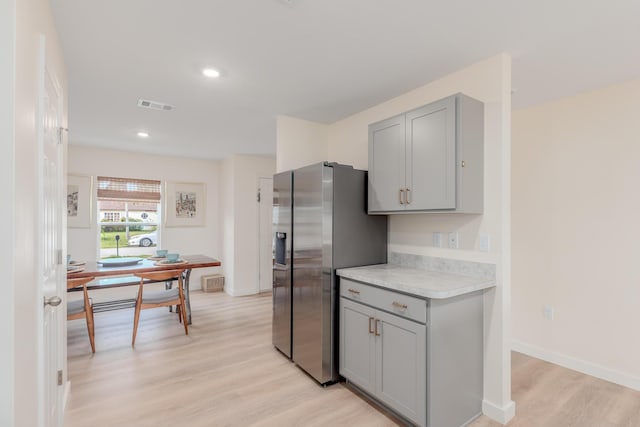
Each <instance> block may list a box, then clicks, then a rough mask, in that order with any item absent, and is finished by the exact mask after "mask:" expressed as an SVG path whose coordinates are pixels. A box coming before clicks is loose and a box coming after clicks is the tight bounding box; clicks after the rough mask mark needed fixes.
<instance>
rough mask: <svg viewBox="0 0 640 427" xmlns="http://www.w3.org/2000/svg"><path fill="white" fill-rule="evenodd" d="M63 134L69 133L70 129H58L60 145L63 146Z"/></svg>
mask: <svg viewBox="0 0 640 427" xmlns="http://www.w3.org/2000/svg"><path fill="white" fill-rule="evenodd" d="M62 132H69V129H67V128H63V127H59V128H58V145H62Z"/></svg>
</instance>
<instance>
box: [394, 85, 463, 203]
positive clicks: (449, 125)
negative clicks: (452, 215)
mask: <svg viewBox="0 0 640 427" xmlns="http://www.w3.org/2000/svg"><path fill="white" fill-rule="evenodd" d="M455 107H456V104H455V96H452V97H449V98H445V99H443V100H441V101H437V102H434V103H431V104H429V105H426V106H424V107H422V108H418V109H416V110H413V111H410V112H408V113H407V114H406V134H407V148H406V165H407V166H406V182H407V184H406V187H407V188H408V191H409V193H408V200H407V202H408V204H407V205H406V209H407V210H429V209H455V208H456V109H455Z"/></svg>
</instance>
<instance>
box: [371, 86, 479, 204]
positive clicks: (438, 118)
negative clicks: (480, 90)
mask: <svg viewBox="0 0 640 427" xmlns="http://www.w3.org/2000/svg"><path fill="white" fill-rule="evenodd" d="M483 141H484V106H483V104H482V102H480V101H478V100H475V99H473V98H470V97H468V96H466V95H463V94H456V95H452V96H450V97H448V98H444V99H441V100H439V101H436V102H433V103H431V104H428V105H425V106H423V107H420V108H417V109H415V110H411V111H408V112H406V113H403V114H400V115H398V116H394V117H391V118H389V119H386V120H383V121H381V122H377V123H374V124H371V125H370V126H369V193H368V194H369V200H368V210H369V213H372V214H373V213H380V214H386V213H406V212H462V213H482V210H483V199H484V195H483V176H484V170H483V163H484V151H483V145H484V144H483Z"/></svg>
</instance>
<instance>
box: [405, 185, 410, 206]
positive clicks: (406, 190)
mask: <svg viewBox="0 0 640 427" xmlns="http://www.w3.org/2000/svg"><path fill="white" fill-rule="evenodd" d="M409 191H410V190H409V189H408V188H405V192H406V193H405V194H406V195H405V199H407V204H410V203H411V199H410V198H409Z"/></svg>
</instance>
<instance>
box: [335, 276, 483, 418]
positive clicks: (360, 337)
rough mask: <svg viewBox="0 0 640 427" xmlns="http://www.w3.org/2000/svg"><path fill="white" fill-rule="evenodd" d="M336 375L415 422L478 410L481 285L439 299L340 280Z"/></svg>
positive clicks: (468, 415)
mask: <svg viewBox="0 0 640 427" xmlns="http://www.w3.org/2000/svg"><path fill="white" fill-rule="evenodd" d="M340 295H341V298H340V319H339V321H340V344H339V345H340V349H339V353H340V368H339V371H340V375H342V376H343V377H345V378H346V379H347V380H348V381H349V382H351V383H352V384H353V385H355V386H357V387H358V388H359V389H361V390H362V391H364V392H365V393H367V394H369V395H370V396H371V397H373V398H374V399H376V400H378V401H379V402H380V403H381V404H383V405H384V406H387V407H388V408H390V409H392V410H393V411H394V412H396V413H397V414H399V415H401V416H403V417H405V418H406V419H407V420H409V421H411V422H413V423H415V424H416V425H419V426H427V427H455V426H461V425H464V424H466V423H468V422H469V421H471V420H472V419H474V418H475V417H476V416H478V415H479V414H480V413H481V406H482V393H483V391H482V387H483V376H482V371H483V357H482V354H483V331H482V329H483V326H482V324H483V302H482V291H476V292H473V293H470V294H465V295H460V296H456V297H452V298H446V299H427V298H423V297H418V296H414V295H407V294H404V293H400V292H396V291H393V290H390V289H386V288H381V287H378V286H374V285H369V284H366V283H361V282H356V281H353V280H350V279H345V278H341V279H340Z"/></svg>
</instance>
